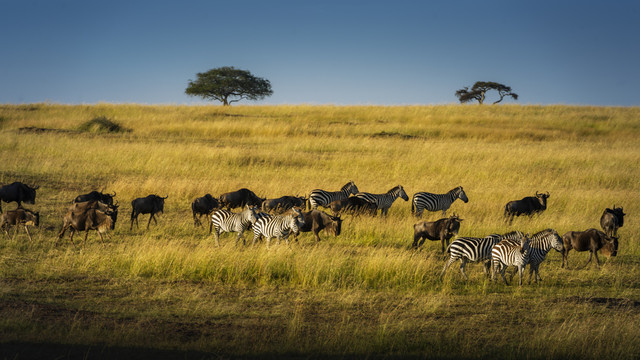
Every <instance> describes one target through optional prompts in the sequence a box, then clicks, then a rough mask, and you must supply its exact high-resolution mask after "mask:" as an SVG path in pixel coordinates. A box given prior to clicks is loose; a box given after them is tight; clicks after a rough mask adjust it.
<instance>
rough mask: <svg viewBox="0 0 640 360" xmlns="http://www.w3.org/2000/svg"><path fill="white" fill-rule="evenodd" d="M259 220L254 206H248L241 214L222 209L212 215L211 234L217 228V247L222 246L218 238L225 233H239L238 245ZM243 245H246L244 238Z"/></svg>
mask: <svg viewBox="0 0 640 360" xmlns="http://www.w3.org/2000/svg"><path fill="white" fill-rule="evenodd" d="M256 220H257V214H256V208H255V207H254V206H249V205H247V206H246V207H245V209H244V210H243V211H242V212H241V213H239V214H238V213H233V212H231V211H229V210H225V209H220V210H217V211H216V212H214V213H213V214H211V223H210V224H209V234H211V229H212V228H215V230H216V231H215V232H214V234H215V237H216V246H220V242H219V241H218V238H219V236H220V234H221V233H224V232H237V233H238V237H237V238H236V245H238V241H239V240H240V238H242V234H243V233H244V231H245V230H247V229H248V228H249V227H250V226H251V224H253V223H255V222H256ZM242 244H246V242H245V240H244V238H242Z"/></svg>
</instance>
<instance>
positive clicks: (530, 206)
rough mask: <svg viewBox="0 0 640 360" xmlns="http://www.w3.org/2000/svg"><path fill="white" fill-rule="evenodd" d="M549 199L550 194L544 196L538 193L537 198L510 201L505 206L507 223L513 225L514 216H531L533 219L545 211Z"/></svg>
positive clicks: (529, 197) (530, 197) (528, 197)
mask: <svg viewBox="0 0 640 360" xmlns="http://www.w3.org/2000/svg"><path fill="white" fill-rule="evenodd" d="M548 198H549V192H547V193H546V194H542V193H539V192H537V191H536V196H527V197H525V198H522V199H521V200H514V201H509V202H508V203H507V205H505V206H504V216H505V222H508V223H509V225H511V222H513V218H514V216H520V215H529V216H530V217H531V216H533V215H534V214H536V213H541V212H543V211H545V210H546V209H547V199H548Z"/></svg>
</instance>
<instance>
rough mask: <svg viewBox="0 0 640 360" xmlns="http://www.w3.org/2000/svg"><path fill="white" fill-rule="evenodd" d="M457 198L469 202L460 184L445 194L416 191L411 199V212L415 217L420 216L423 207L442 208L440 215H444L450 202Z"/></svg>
mask: <svg viewBox="0 0 640 360" xmlns="http://www.w3.org/2000/svg"><path fill="white" fill-rule="evenodd" d="M457 199H460V200H462V201H464V202H465V203H467V202H469V199H468V198H467V194H465V192H464V190H463V189H462V186H458V187H457V188H455V189H451V190H449V192H448V193H446V194H432V193H428V192H417V193H415V194H414V195H413V198H412V199H411V213H412V214H415V215H416V217H420V216H422V212H423V211H424V210H425V209H426V210H427V211H438V210H442V215H443V216H444V215H445V214H446V213H447V210H448V209H449V207H450V206H451V204H453V202H454V201H456V200H457Z"/></svg>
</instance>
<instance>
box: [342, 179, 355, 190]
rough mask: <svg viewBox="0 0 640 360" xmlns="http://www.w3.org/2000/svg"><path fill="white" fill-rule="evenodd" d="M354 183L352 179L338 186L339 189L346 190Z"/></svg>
mask: <svg viewBox="0 0 640 360" xmlns="http://www.w3.org/2000/svg"><path fill="white" fill-rule="evenodd" d="M354 185H355V184H354V183H353V180H351V181H349V182H348V183H346V184H345V185H344V186H343V187H341V188H340V190H342V191H344V190H347V189H348V188H350V187H352V186H354Z"/></svg>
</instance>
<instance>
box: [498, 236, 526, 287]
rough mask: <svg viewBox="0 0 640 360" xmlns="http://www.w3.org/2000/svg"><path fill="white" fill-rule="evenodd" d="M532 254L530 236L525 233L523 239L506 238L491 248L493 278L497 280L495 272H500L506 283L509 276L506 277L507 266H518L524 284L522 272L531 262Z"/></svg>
mask: <svg viewBox="0 0 640 360" xmlns="http://www.w3.org/2000/svg"><path fill="white" fill-rule="evenodd" d="M530 254H531V243H530V240H529V237H528V236H527V235H525V236H524V237H523V238H521V239H504V240H502V241H501V242H499V243H498V244H496V245H494V246H493V248H492V249H491V265H492V266H491V279H492V280H494V281H495V274H496V272H497V271H499V272H500V275H501V276H502V279H503V280H504V283H505V284H507V285H508V284H509V283H508V282H507V278H505V277H504V273H505V270H506V269H507V266H516V267H517V268H518V276H519V278H520V282H519V283H520V285H522V273H523V271H524V268H525V266H527V263H529V256H530Z"/></svg>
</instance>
